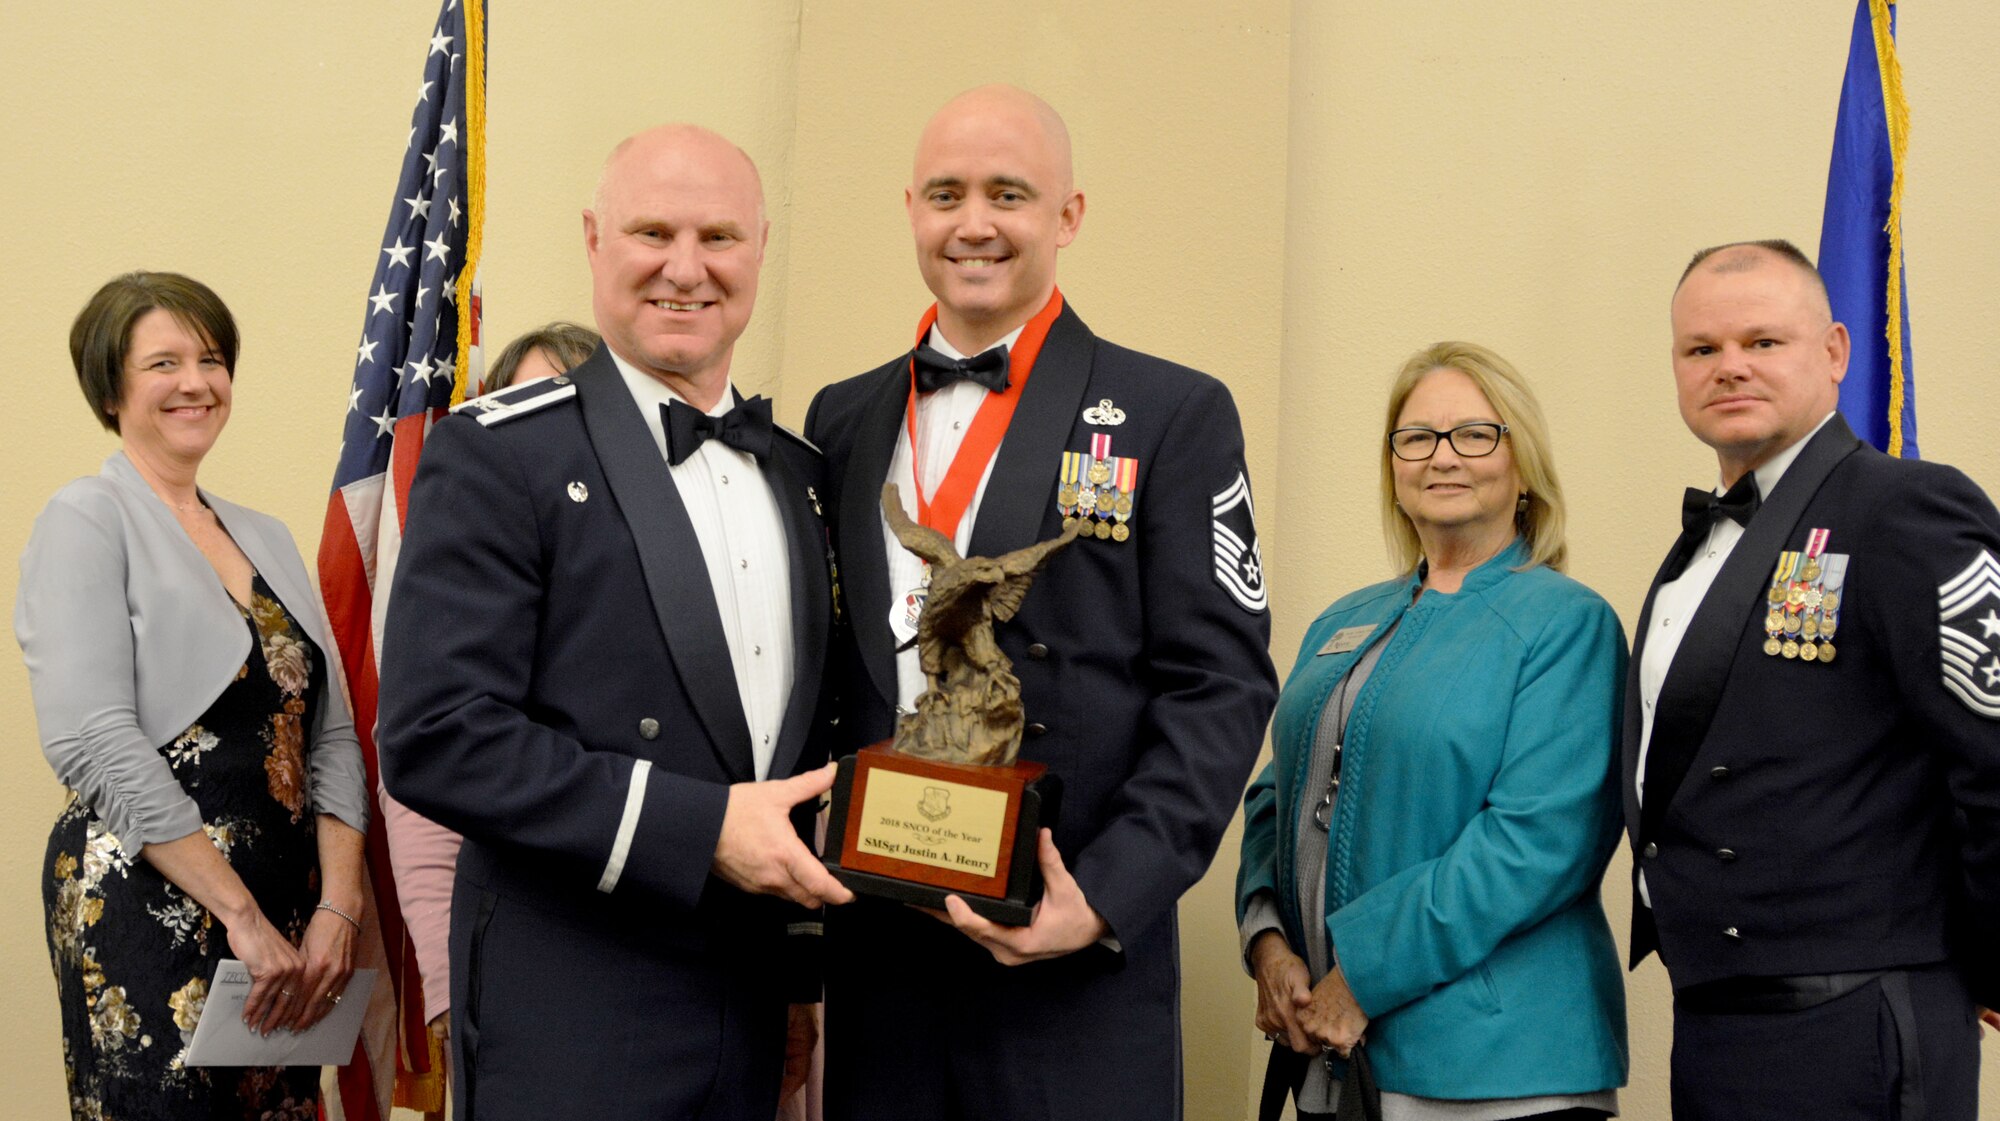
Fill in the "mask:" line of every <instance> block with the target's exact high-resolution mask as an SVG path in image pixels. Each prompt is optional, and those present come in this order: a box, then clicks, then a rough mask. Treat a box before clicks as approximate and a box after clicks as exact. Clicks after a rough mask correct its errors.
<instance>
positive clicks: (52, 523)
mask: <svg viewBox="0 0 2000 1121" xmlns="http://www.w3.org/2000/svg"><path fill="white" fill-rule="evenodd" d="M122 526H123V523H122V522H121V521H120V519H119V516H118V513H117V511H116V510H114V509H112V508H111V505H110V503H109V502H92V501H90V495H89V493H88V492H87V491H86V492H84V493H83V494H81V495H78V494H75V493H65V494H59V495H57V496H56V497H55V499H53V500H52V501H51V502H50V503H49V505H48V506H47V508H45V509H44V510H43V511H42V514H41V516H40V517H39V518H37V519H35V529H34V533H33V535H32V536H31V537H30V538H29V540H28V548H27V550H26V551H25V552H24V553H22V554H21V583H20V587H19V590H18V592H17V593H16V594H17V598H16V599H15V602H14V635H15V638H16V639H17V640H18V641H19V642H20V644H21V654H22V659H23V661H25V662H26V663H27V667H28V686H29V692H30V694H31V695H32V696H33V698H34V705H35V721H36V724H37V725H38V727H39V728H40V731H41V740H42V754H43V755H44V756H46V757H47V758H48V761H49V765H50V766H52V767H54V768H55V772H56V778H58V779H60V780H61V781H62V783H63V785H65V786H68V787H69V788H70V789H72V790H74V791H76V793H77V796H78V797H79V798H80V799H82V801H83V803H84V804H85V805H86V806H89V807H90V809H91V812H93V813H95V814H96V815H97V817H98V819H99V820H101V821H103V822H104V825H105V828H107V829H109V830H110V831H111V833H112V834H113V835H114V836H115V837H117V838H118V842H119V845H120V847H122V848H123V849H124V850H125V852H126V854H127V855H130V856H137V855H138V852H139V850H140V849H141V848H142V847H144V846H146V845H150V844H158V843H162V842H165V841H173V840H178V839H179V838H182V837H185V836H188V835H189V834H192V833H197V832H200V830H201V826H202V821H201V811H200V810H199V809H198V808H197V807H196V805H195V802H194V799H192V798H190V797H188V795H187V792H186V791H185V790H183V789H181V785H180V783H179V782H178V781H177V780H176V779H175V778H174V775H173V770H172V769H171V768H170V767H169V766H168V765H167V761H166V759H165V758H163V757H162V756H161V755H160V752H159V745H157V744H154V743H150V742H148V741H147V739H146V736H145V733H144V732H143V731H141V730H140V728H139V713H138V700H137V692H136V677H135V673H136V669H135V666H134V654H133V639H132V617H131V609H130V607H129V606H128V604H127V597H126V578H125V577H126V564H127V557H126V550H125V539H124V533H123V528H122Z"/></svg>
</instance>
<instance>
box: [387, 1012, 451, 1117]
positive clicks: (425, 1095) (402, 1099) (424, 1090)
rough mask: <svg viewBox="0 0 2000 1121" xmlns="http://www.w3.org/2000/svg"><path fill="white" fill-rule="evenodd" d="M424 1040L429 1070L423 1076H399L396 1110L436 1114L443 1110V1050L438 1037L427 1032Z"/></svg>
mask: <svg viewBox="0 0 2000 1121" xmlns="http://www.w3.org/2000/svg"><path fill="white" fill-rule="evenodd" d="M424 1040H425V1042H426V1043H427V1044H428V1045H429V1047H430V1053H431V1068H430V1070H429V1071H428V1072H427V1073H424V1074H409V1075H400V1076H399V1077H397V1079H396V1108H397V1109H414V1110H416V1111H417V1112H419V1113H437V1112H439V1111H440V1110H442V1109H444V1091H445V1086H446V1085H447V1082H446V1080H445V1066H444V1064H445V1057H446V1055H445V1049H444V1047H443V1046H442V1045H440V1044H439V1043H438V1037H437V1036H435V1035H432V1034H430V1033H428V1032H426V1033H425V1034H424Z"/></svg>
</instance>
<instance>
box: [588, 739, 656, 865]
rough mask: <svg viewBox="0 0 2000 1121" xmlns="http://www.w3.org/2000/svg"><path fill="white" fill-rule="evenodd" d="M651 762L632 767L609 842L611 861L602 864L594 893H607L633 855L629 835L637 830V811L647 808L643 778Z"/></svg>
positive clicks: (650, 766) (651, 765)
mask: <svg viewBox="0 0 2000 1121" xmlns="http://www.w3.org/2000/svg"><path fill="white" fill-rule="evenodd" d="M652 770H653V764H652V761H651V760H647V759H641V760H639V761H638V762H636V763H633V764H632V785H630V786H628V787H626V788H625V812H624V814H622V815H621V816H620V817H619V818H618V835H617V836H616V837H615V838H613V839H612V842H611V859H609V860H607V861H605V862H604V874H603V875H602V876H599V877H598V878H597V890H599V891H602V892H607V893H608V892H610V891H611V889H613V888H615V887H617V886H618V877H620V876H622V875H624V874H625V858H626V857H627V856H629V855H631V852H632V834H634V833H637V832H638V831H639V811H640V810H642V809H644V808H645V807H646V776H647V775H648V774H650V773H652Z"/></svg>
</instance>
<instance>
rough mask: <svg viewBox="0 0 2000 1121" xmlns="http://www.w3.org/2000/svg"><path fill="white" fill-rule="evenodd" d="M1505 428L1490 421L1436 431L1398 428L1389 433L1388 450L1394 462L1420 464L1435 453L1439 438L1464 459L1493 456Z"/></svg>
mask: <svg viewBox="0 0 2000 1121" xmlns="http://www.w3.org/2000/svg"><path fill="white" fill-rule="evenodd" d="M1506 434H1507V426H1506V425H1504V424H1495V423H1493V422H1492V421H1490V420H1475V421H1473V422H1472V423H1471V424H1461V425H1459V426H1458V427H1457V428H1452V429H1448V430H1446V431H1444V432H1439V431H1438V430H1437V429H1435V428H1398V429H1396V430H1395V431H1393V432H1391V433H1389V450H1390V451H1392V452H1394V453H1395V455H1396V458H1397V459H1402V460H1409V461H1411V462H1421V461H1423V460H1426V459H1429V458H1430V457H1432V456H1434V455H1436V454H1437V450H1438V440H1439V439H1440V438H1443V439H1446V440H1450V441H1451V450H1452V451H1455V452H1457V453H1458V454H1459V455H1462V456H1464V457H1465V458H1467V459H1478V458H1480V457H1481V456H1488V455H1492V454H1493V451H1494V449H1496V448H1498V447H1499V446H1500V437H1502V436H1505V435H1506Z"/></svg>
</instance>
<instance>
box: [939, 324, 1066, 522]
mask: <svg viewBox="0 0 2000 1121" xmlns="http://www.w3.org/2000/svg"><path fill="white" fill-rule="evenodd" d="M1062 308H1063V298H1062V289H1060V288H1058V289H1056V290H1055V291H1054V292H1053V293H1051V294H1050V296H1049V302H1048V303H1047V304H1044V305H1043V306H1042V310H1040V311H1038V312H1036V313H1035V317H1034V318H1033V319H1030V320H1028V322H1027V324H1026V325H1025V326H1023V327H1022V328H1021V337H1020V338H1018V339H1016V340H1014V345H1013V346H1011V347H1009V348H1008V350H1007V388H1006V389H1004V390H1002V391H1000V392H999V393H991V392H989V393H987V395H986V400H984V401H982V402H980V405H979V412H977V413H976V414H974V415H973V418H972V427H971V428H969V429H967V430H966V433H965V439H964V440H963V441H961V442H960V443H959V445H958V454H957V455H955V456H953V457H952V460H951V467H950V468H948V469H947V470H946V471H945V473H944V480H943V481H942V482H940V483H939V484H938V488H937V493H936V494H932V495H928V496H927V495H925V494H924V483H923V478H924V472H923V465H922V464H921V463H920V462H919V461H918V459H917V454H918V453H917V364H916V360H915V359H911V361H910V399H909V402H908V404H907V405H906V406H905V407H904V410H903V417H904V424H905V425H906V426H907V427H908V429H909V433H910V478H911V479H912V481H913V482H914V483H915V484H916V492H917V521H918V523H920V524H922V525H926V526H929V527H930V528H932V529H935V530H937V531H938V532H939V533H942V534H944V535H945V536H946V537H951V538H956V537H957V536H958V523H959V522H960V521H961V520H962V519H963V518H964V517H965V510H966V507H968V506H970V505H972V496H973V495H974V494H975V493H977V492H978V490H979V480H980V477H981V476H983V475H985V474H986V464H987V462H988V461H990V460H991V459H992V458H993V453H994V451H996V450H997V449H998V448H999V447H1000V440H1001V438H1002V437H1004V436H1006V435H1007V424H1008V422H1009V421H1011V420H1013V419H1014V406H1016V405H1018V404H1020V403H1021V390H1022V389H1024V388H1025V387H1026V386H1027V384H1028V375H1029V374H1030V373H1032V372H1033V371H1034V368H1035V358H1036V356H1038V355H1040V354H1041V352H1042V343H1043V342H1044V341H1045V340H1047V339H1048V337H1049V327H1050V326H1051V325H1053V324H1054V323H1055V321H1056V316H1058V315H1061V314H1062ZM936 322H937V305H936V304H932V305H931V306H930V310H929V311H926V312H924V317H923V318H922V319H921V320H919V321H918V322H917V345H918V346H922V345H924V339H925V338H927V337H928V336H929V335H930V330H931V325H932V324H934V323H936Z"/></svg>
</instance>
